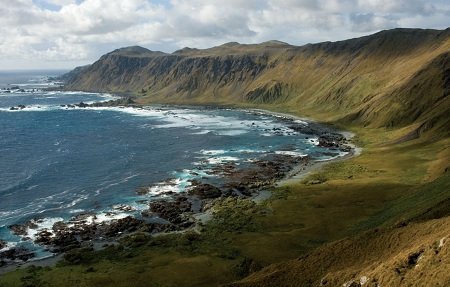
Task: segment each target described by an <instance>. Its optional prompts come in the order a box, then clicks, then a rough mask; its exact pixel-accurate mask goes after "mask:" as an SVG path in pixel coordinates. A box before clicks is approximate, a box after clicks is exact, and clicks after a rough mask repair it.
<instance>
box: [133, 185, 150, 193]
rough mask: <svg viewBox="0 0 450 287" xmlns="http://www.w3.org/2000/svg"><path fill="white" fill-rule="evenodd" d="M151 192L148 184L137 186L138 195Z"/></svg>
mask: <svg viewBox="0 0 450 287" xmlns="http://www.w3.org/2000/svg"><path fill="white" fill-rule="evenodd" d="M149 192H150V189H149V188H148V186H140V187H138V188H136V193H137V194H138V195H146V194H147V193H149Z"/></svg>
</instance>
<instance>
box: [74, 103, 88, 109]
mask: <svg viewBox="0 0 450 287" xmlns="http://www.w3.org/2000/svg"><path fill="white" fill-rule="evenodd" d="M76 106H77V107H79V108H87V107H89V105H88V104H85V103H83V102H80V103H79V104H78V105H76Z"/></svg>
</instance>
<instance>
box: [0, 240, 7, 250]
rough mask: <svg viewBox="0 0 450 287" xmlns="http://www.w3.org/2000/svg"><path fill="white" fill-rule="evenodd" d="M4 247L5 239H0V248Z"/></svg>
mask: <svg viewBox="0 0 450 287" xmlns="http://www.w3.org/2000/svg"><path fill="white" fill-rule="evenodd" d="M5 247H6V241H3V240H1V239H0V250H1V249H3V248H5Z"/></svg>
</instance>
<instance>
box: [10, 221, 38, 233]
mask: <svg viewBox="0 0 450 287" xmlns="http://www.w3.org/2000/svg"><path fill="white" fill-rule="evenodd" d="M35 222H36V220H30V221H28V222H26V223H25V224H13V225H10V226H8V228H9V229H10V230H11V231H12V233H13V234H14V235H26V234H27V232H28V229H36V228H37V227H38V226H37V224H36V223H35Z"/></svg>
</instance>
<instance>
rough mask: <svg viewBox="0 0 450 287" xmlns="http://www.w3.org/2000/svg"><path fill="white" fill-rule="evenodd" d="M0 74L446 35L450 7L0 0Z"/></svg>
mask: <svg viewBox="0 0 450 287" xmlns="http://www.w3.org/2000/svg"><path fill="white" fill-rule="evenodd" d="M0 15H1V17H0V35H1V36H0V37H1V38H0V69H2V68H3V69H8V68H39V67H45V68H49V67H73V66H75V65H79V64H85V63H89V62H92V61H94V60H96V59H97V58H98V57H99V56H100V55H101V54H103V53H105V52H108V51H110V50H113V49H116V48H118V47H121V46H126V45H135V44H139V45H144V46H146V47H148V48H150V49H154V50H157V49H158V50H164V51H166V52H171V51H173V50H175V49H178V48H182V47H184V46H195V47H200V48H205V47H209V46H213V45H218V44H221V43H224V42H228V41H239V42H244V43H255V42H262V41H267V40H271V39H278V40H282V41H286V42H289V43H292V44H305V43H308V42H319V41H325V40H341V39H345V38H349V37H357V36H361V35H363V34H368V33H373V32H377V31H379V30H380V29H387V28H392V27H422V28H446V27H448V26H450V25H449V24H450V20H449V19H450V3H449V2H448V1H447V0H436V1H425V0H247V1H245V0H227V1H223V0H209V1H206V0H190V1H189V0H171V1H170V2H169V0H121V1H111V0H84V1H81V0H0Z"/></svg>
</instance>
